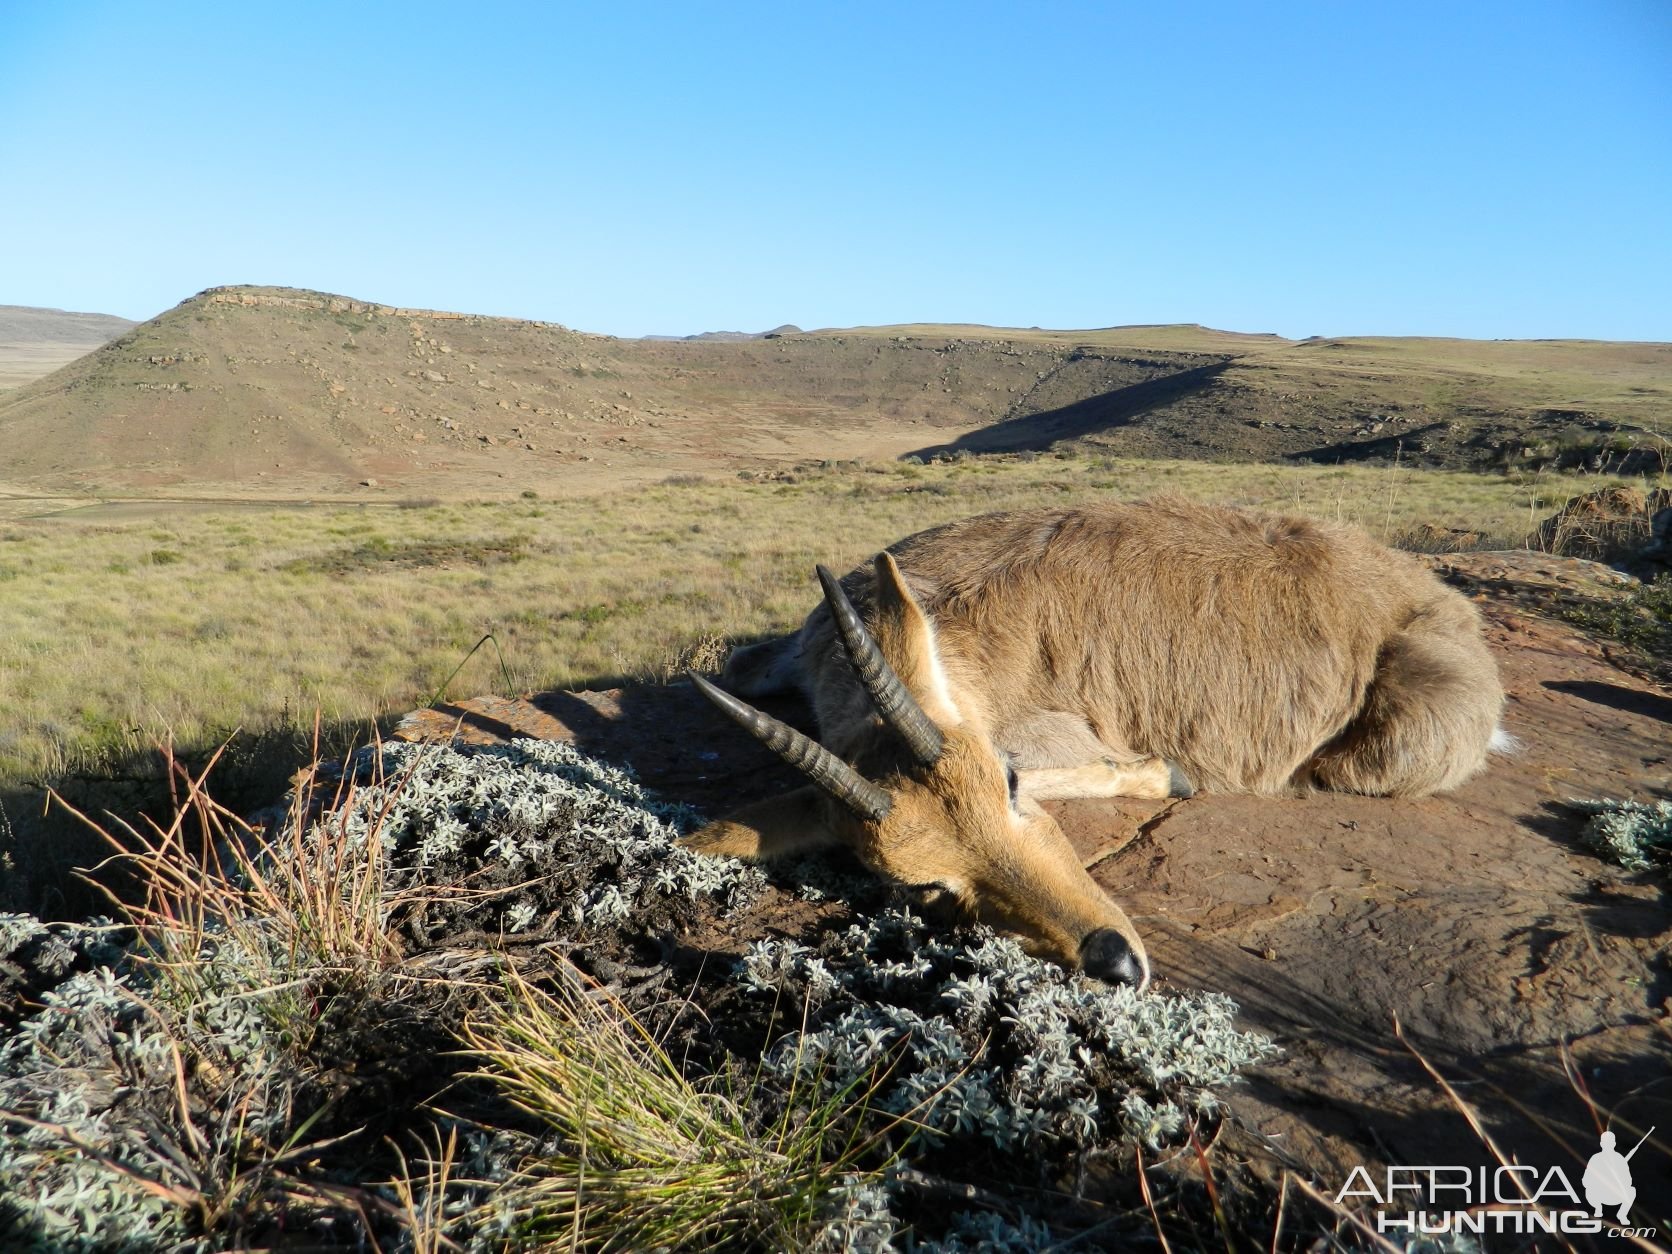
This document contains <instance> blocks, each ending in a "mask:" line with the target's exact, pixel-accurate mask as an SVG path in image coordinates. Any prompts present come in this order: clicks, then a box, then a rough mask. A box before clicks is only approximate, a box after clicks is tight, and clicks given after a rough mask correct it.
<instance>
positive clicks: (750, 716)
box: [685, 671, 894, 820]
mask: <svg viewBox="0 0 1672 1254" xmlns="http://www.w3.org/2000/svg"><path fill="white" fill-rule="evenodd" d="M685 673H686V675H688V676H689V677H690V680H691V682H692V683H693V684H695V685H696V686H697V691H698V692H700V693H702V695H703V696H705V697H707V698H708V699H709V700H710V701H712V702H714V704H715V705H717V706H719V707H720V708H721V709H722V710H724V711H725V712H726V714H727V715H729V716H730V717H731V718H732V720H733V721H734V722H736V723H737V725H738V726H739V727H741V728H743V730H744V731H746V732H748V733H749V734H750V735H751V736H753V737H754V738H755V739H756V740H758V741H760V742H761V743H762V744H763V745H765V746H766V747H767V748H768V749H770V750H772V752H774V753H776V754H777V755H778V756H779V757H781V758H782V759H784V761H786V762H788V763H789V764H790V765H791V766H793V767H794V768H795V769H796V770H798V771H800V772H801V773H802V774H803V775H805V776H806V777H807V778H808V779H810V780H812V781H813V783H815V784H817V785H818V786H819V787H820V788H822V789H823V790H824V791H825V792H826V793H828V794H829V795H830V796H831V797H833V798H835V799H836V800H837V801H840V802H841V803H842V804H843V805H845V806H847V807H848V809H850V810H852V811H853V812H854V813H855V814H857V815H858V816H859V817H860V818H863V819H872V820H880V819H882V818H883V817H884V816H885V815H887V813H888V811H889V807H890V806H892V805H893V804H894V803H893V801H892V799H891V798H890V797H889V795H888V790H887V789H885V788H879V787H878V786H877V785H875V784H873V783H872V782H871V781H870V780H868V779H866V778H865V777H864V776H863V775H861V774H860V773H859V772H858V771H856V770H854V769H853V767H851V766H849V765H848V764H847V763H846V762H844V761H842V759H841V758H839V757H837V756H836V755H835V754H834V753H832V752H830V750H829V749H826V748H825V747H824V746H823V745H821V744H820V743H819V742H818V741H816V740H814V739H813V738H812V737H811V736H808V735H805V734H803V733H801V732H798V731H796V730H795V728H793V727H791V726H790V725H789V724H788V723H781V722H779V721H778V720H777V719H775V718H773V717H772V716H771V715H770V714H762V713H761V712H760V711H759V710H757V709H755V707H754V706H752V705H746V704H744V703H743V702H742V701H739V700H738V699H737V698H736V697H734V696H732V695H731V693H729V692H722V691H721V690H720V689H718V688H716V687H715V686H714V685H713V684H711V683H709V682H708V680H706V679H704V678H703V677H702V676H701V675H698V674H696V673H694V672H692V671H686V672H685Z"/></svg>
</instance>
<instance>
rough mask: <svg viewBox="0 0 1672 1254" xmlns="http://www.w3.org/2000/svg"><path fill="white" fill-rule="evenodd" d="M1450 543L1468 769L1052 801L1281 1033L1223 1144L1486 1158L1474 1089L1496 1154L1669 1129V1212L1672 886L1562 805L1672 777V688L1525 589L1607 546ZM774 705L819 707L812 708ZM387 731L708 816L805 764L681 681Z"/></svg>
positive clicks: (1585, 1151) (1269, 1161) (1308, 1155)
mask: <svg viewBox="0 0 1672 1254" xmlns="http://www.w3.org/2000/svg"><path fill="white" fill-rule="evenodd" d="M1436 564H1437V565H1442V566H1444V567H1446V568H1447V571H1448V574H1451V575H1453V576H1454V577H1456V578H1458V580H1459V582H1464V583H1465V585H1466V586H1472V587H1474V588H1475V589H1477V593H1476V596H1477V601H1478V602H1479V604H1480V606H1481V609H1482V611H1483V612H1484V614H1485V615H1486V618H1487V622H1488V639H1489V642H1490V644H1491V646H1492V648H1493V650H1494V652H1495V653H1496V655H1497V657H1498V660H1499V665H1500V668H1501V671H1502V675H1503V680H1504V686H1505V689H1506V691H1507V693H1508V695H1509V706H1508V710H1507V713H1506V717H1505V724H1506V727H1507V729H1508V730H1509V731H1510V732H1511V734H1513V735H1514V736H1515V737H1516V738H1517V739H1518V740H1519V741H1520V742H1521V744H1520V749H1519V751H1518V752H1517V753H1515V754H1514V755H1513V756H1510V757H1506V758H1500V759H1498V760H1496V761H1495V763H1494V765H1493V766H1492V767H1491V769H1489V770H1488V771H1487V772H1486V773H1485V774H1484V775H1482V776H1481V777H1479V778H1477V779H1475V780H1474V781H1472V782H1470V783H1469V784H1468V785H1467V786H1465V787H1464V788H1462V789H1460V790H1459V791H1457V792H1456V793H1453V794H1450V795H1448V796H1444V797H1432V798H1426V799H1424V800H1421V801H1393V800H1386V799H1380V798H1366V797H1348V796H1341V795H1335V794H1320V795H1317V796H1313V797H1309V798H1305V799H1284V800H1268V799H1261V798H1254V797H1243V796H1200V797H1195V798H1192V799H1190V800H1187V801H1175V802H1170V803H1168V802H1147V801H1074V802H1062V803H1056V804H1054V805H1053V806H1052V807H1051V808H1052V809H1053V811H1054V812H1055V813H1056V815H1057V817H1058V819H1059V820H1060V821H1061V823H1062V825H1063V828H1064V830H1065V831H1066V832H1067V833H1068V835H1069V838H1070V839H1071V840H1072V841H1073V842H1074V844H1075V846H1076V848H1077V849H1079V851H1080V853H1081V855H1082V857H1083V858H1084V860H1085V862H1086V864H1087V865H1088V866H1089V867H1091V869H1092V873H1093V875H1094V876H1095V877H1096V878H1097V879H1098V881H1099V882H1100V883H1102V884H1103V885H1104V886H1105V887H1107V888H1108V890H1109V891H1110V893H1111V894H1112V895H1113V896H1114V897H1115V898H1116V899H1117V900H1119V901H1121V902H1122V904H1123V905H1124V906H1125V907H1126V908H1127V910H1128V912H1129V913H1130V914H1131V915H1132V916H1133V918H1134V921H1135V922H1136V923H1137V924H1138V926H1139V928H1140V929H1141V930H1142V932H1143V933H1144V935H1145V938H1146V941H1147V943H1148V945H1149V949H1150V954H1151V958H1152V960H1153V962H1154V966H1155V970H1156V973H1157V976H1158V979H1159V980H1160V981H1161V982H1162V984H1163V985H1165V984H1167V983H1172V984H1174V985H1181V986H1189V987H1197V988H1209V989H1216V990H1220V991H1223V992H1226V993H1229V994H1230V995H1231V996H1232V997H1234V998H1235V999H1236V1000H1237V1001H1238V1003H1239V1004H1240V1005H1241V1007H1242V1013H1243V1019H1244V1021H1245V1023H1246V1024H1247V1025H1248V1026H1252V1027H1257V1028H1260V1029H1262V1030H1265V1031H1268V1032H1271V1033H1273V1034H1274V1035H1275V1036H1276V1037H1277V1038H1278V1039H1279V1040H1280V1042H1281V1043H1282V1044H1283V1045H1284V1047H1285V1051H1286V1052H1285V1054H1284V1055H1283V1057H1282V1058H1281V1059H1279V1060H1278V1061H1276V1062H1275V1063H1272V1064H1270V1065H1268V1066H1266V1067H1264V1068H1262V1069H1261V1070H1260V1072H1259V1073H1258V1074H1256V1075H1255V1076H1254V1077H1252V1079H1251V1082H1250V1083H1249V1084H1247V1085H1246V1086H1242V1087H1239V1088H1238V1089H1236V1090H1234V1091H1233V1092H1232V1093H1231V1094H1230V1096H1229V1100H1230V1106H1231V1110H1232V1113H1233V1115H1234V1119H1233V1121H1232V1125H1231V1127H1230V1129H1229V1132H1228V1140H1227V1146H1226V1147H1227V1148H1235V1149H1237V1150H1239V1151H1241V1152H1244V1153H1246V1154H1247V1156H1248V1159H1249V1161H1250V1163H1251V1164H1252V1165H1254V1166H1255V1167H1256V1169H1259V1170H1264V1171H1269V1172H1273V1173H1275V1172H1276V1171H1277V1170H1280V1169H1281V1168H1282V1167H1284V1166H1292V1167H1295V1168H1298V1169H1300V1170H1302V1171H1303V1172H1304V1174H1306V1175H1307V1176H1309V1177H1311V1178H1314V1179H1316V1180H1318V1181H1319V1183H1320V1184H1321V1185H1322V1186H1324V1187H1325V1188H1326V1189H1327V1190H1328V1191H1329V1192H1330V1193H1331V1194H1332V1195H1333V1193H1334V1191H1335V1190H1336V1189H1337V1188H1339V1187H1340V1185H1341V1184H1342V1183H1344V1181H1345V1178H1346V1174H1347V1172H1348V1171H1350V1170H1351V1168H1352V1167H1353V1166H1356V1165H1358V1164H1361V1163H1363V1164H1367V1165H1371V1166H1374V1165H1376V1164H1389V1163H1392V1164H1422V1163H1430V1164H1438V1163H1459V1164H1465V1165H1471V1164H1479V1163H1483V1162H1485V1163H1490V1162H1491V1161H1492V1159H1491V1157H1490V1155H1489V1154H1488V1153H1487V1151H1485V1150H1484V1149H1483V1148H1482V1147H1481V1145H1480V1142H1479V1140H1478V1138H1477V1136H1476V1135H1475V1133H1474V1132H1473V1131H1472V1130H1471V1128H1470V1125H1469V1122H1468V1120H1467V1118H1466V1117H1465V1115H1464V1113H1463V1112H1462V1111H1461V1110H1460V1109H1459V1103H1462V1104H1466V1105H1467V1106H1468V1107H1469V1108H1470V1109H1471V1110H1472V1111H1473V1113H1474V1115H1475V1117H1477V1118H1478V1119H1479V1121H1480V1122H1481V1124H1482V1126H1483V1127H1484V1128H1485V1129H1486V1130H1487V1131H1488V1132H1490V1133H1491V1135H1492V1136H1493V1137H1494V1138H1495V1139H1496V1141H1497V1143H1498V1145H1499V1147H1500V1148H1501V1149H1502V1151H1503V1152H1504V1153H1505V1155H1507V1156H1510V1157H1513V1158H1516V1159H1517V1160H1519V1161H1520V1162H1523V1163H1532V1164H1537V1165H1540V1166H1541V1167H1548V1166H1558V1165H1559V1166H1562V1167H1563V1168H1564V1169H1570V1170H1569V1174H1570V1176H1571V1177H1572V1178H1573V1179H1575V1180H1577V1179H1578V1174H1577V1172H1576V1171H1574V1170H1571V1169H1572V1168H1574V1166H1575V1164H1580V1165H1582V1164H1583V1162H1584V1161H1585V1159H1586V1158H1587V1157H1588V1156H1589V1155H1590V1154H1592V1153H1594V1152H1595V1151H1596V1148H1597V1142H1596V1134H1597V1131H1598V1127H1599V1124H1598V1119H1599V1118H1601V1119H1604V1120H1606V1119H1608V1118H1612V1119H1613V1120H1614V1122H1615V1125H1616V1126H1617V1127H1620V1128H1621V1129H1622V1130H1625V1129H1628V1128H1635V1129H1636V1130H1637V1133H1640V1132H1642V1131H1645V1130H1647V1129H1648V1127H1649V1126H1650V1125H1655V1124H1658V1125H1659V1128H1660V1131H1659V1132H1657V1133H1656V1135H1655V1138H1654V1139H1652V1140H1651V1142H1650V1143H1649V1145H1648V1146H1646V1147H1645V1151H1644V1153H1642V1154H1640V1155H1638V1156H1637V1158H1636V1159H1635V1160H1634V1162H1633V1169H1634V1173H1635V1175H1636V1179H1637V1186H1638V1190H1639V1196H1641V1197H1643V1198H1644V1199H1645V1200H1646V1201H1647V1200H1649V1199H1651V1198H1655V1197H1658V1198H1659V1199H1661V1200H1660V1201H1659V1202H1658V1203H1656V1204H1655V1205H1656V1207H1657V1209H1656V1211H1655V1213H1656V1214H1664V1213H1667V1212H1668V1211H1672V1154H1669V1152H1668V1146H1672V1019H1669V1015H1668V998H1669V996H1672V960H1669V954H1672V900H1669V895H1668V891H1667V887H1666V885H1665V882H1664V881H1663V880H1656V879H1653V878H1651V877H1646V876H1634V875H1630V874H1628V873H1626V872H1623V871H1621V870H1619V869H1618V868H1616V867H1613V866H1611V865H1609V864H1607V863H1604V862H1602V861H1601V860H1599V859H1598V858H1597V857H1596V856H1595V855H1593V854H1592V853H1590V852H1589V851H1587V850H1585V849H1584V848H1583V847H1581V846H1580V845H1579V844H1578V843H1577V833H1578V831H1579V828H1580V826H1581V820H1580V819H1579V818H1578V817H1577V816H1576V815H1575V814H1574V813H1573V812H1572V811H1570V810H1568V809H1567V808H1566V807H1565V806H1564V805H1563V803H1564V802H1565V801H1567V800H1569V799H1572V798H1594V797H1619V798H1635V799H1639V800H1642V799H1654V798H1661V797H1669V796H1672V692H1668V691H1667V690H1666V689H1664V688H1661V687H1659V686H1657V685H1655V684H1653V683H1651V682H1649V681H1648V680H1645V679H1643V678H1640V677H1634V676H1633V675H1632V674H1629V673H1627V672H1625V671H1622V670H1620V669H1618V668H1616V667H1615V666H1614V665H1613V664H1612V663H1611V662H1610V660H1609V659H1608V657H1607V655H1606V654H1605V651H1604V649H1603V648H1602V647H1601V646H1600V645H1599V644H1598V643H1597V642H1595V641H1592V640H1590V639H1587V638H1586V637H1584V636H1583V635H1581V634H1579V633H1577V632H1575V631H1573V630H1572V629H1570V628H1568V627H1566V626H1564V625H1562V624H1559V623H1555V622H1552V621H1549V620H1547V619H1544V618H1542V617H1539V616H1538V615H1536V614H1533V613H1529V612H1527V610H1526V608H1525V606H1526V604H1527V595H1528V592H1529V589H1532V591H1533V593H1534V594H1536V592H1537V590H1538V589H1539V588H1541V587H1548V586H1550V585H1552V584H1555V585H1559V586H1564V587H1565V586H1570V583H1571V581H1573V580H1591V581H1593V582H1594V581H1597V580H1600V581H1601V582H1603V583H1607V582H1608V576H1607V575H1605V574H1602V573H1601V572H1602V571H1604V570H1605V569H1606V568H1600V567H1594V564H1591V563H1580V564H1577V565H1575V564H1574V563H1572V562H1571V561H1568V560H1564V559H1549V558H1542V559H1541V558H1539V557H1538V556H1537V555H1532V556H1530V557H1528V556H1522V555H1516V556H1515V557H1512V558H1509V559H1507V560H1506V559H1504V558H1503V557H1502V556H1501V555H1468V556H1467V557H1450V558H1445V559H1437V560H1436ZM1588 568H1589V569H1588ZM767 708H769V709H770V712H772V713H774V714H777V715H778V716H779V717H781V718H784V719H786V721H789V722H792V723H795V724H798V725H800V726H802V727H805V728H807V729H808V730H812V729H811V727H810V726H809V724H808V713H807V711H806V709H805V708H804V707H799V706H798V705H796V704H793V703H780V704H769V705H768V707H767ZM396 734H397V735H398V736H401V737H402V738H405V739H413V740H428V739H439V740H446V739H448V738H451V737H455V736H456V737H457V738H458V739H461V740H464V741H467V742H477V743H491V742H494V741H498V740H504V739H507V738H510V737H513V736H537V737H542V738H560V739H569V740H573V741H575V742H576V743H577V745H578V746H579V747H580V748H581V749H583V750H584V751H586V752H588V753H592V754H595V755H598V756H601V757H605V758H608V759H611V760H614V761H618V762H625V763H627V764H629V765H631V766H632V767H633V768H634V770H635V771H636V772H637V773H638V775H639V777H640V778H641V780H643V782H644V783H646V784H647V785H649V786H651V787H653V788H655V789H656V790H658V791H659V792H660V793H662V794H663V795H664V796H665V797H667V798H669V799H672V800H680V801H686V802H689V803H690V804H692V805H695V806H697V807H698V808H700V809H702V810H704V811H706V812H708V813H711V814H720V813H723V812H725V811H726V810H728V809H730V808H733V807H735V806H737V805H739V804H742V803H744V802H747V801H750V800H754V799H756V798H758V797H761V796H766V795H769V794H771V793H773V792H776V791H778V790H780V789H782V788H785V787H790V786H793V785H794V784H795V783H796V782H797V780H796V777H795V776H794V775H793V773H791V772H790V771H789V770H788V769H787V768H785V767H783V766H782V765H780V764H779V763H778V762H777V760H776V759H775V758H773V757H772V756H771V755H770V754H769V753H767V752H766V750H764V749H763V748H762V747H761V746H759V745H758V744H756V743H755V742H754V741H752V740H751V739H749V738H748V737H747V736H746V735H744V734H743V733H742V732H740V731H739V730H737V729H736V728H735V727H734V726H732V725H731V724H730V723H729V722H728V721H727V720H725V719H724V718H723V717H721V716H719V715H718V714H717V713H716V712H715V711H714V710H713V709H712V707H710V706H709V705H708V704H707V702H706V701H705V700H704V699H703V698H702V697H701V696H700V694H698V693H696V692H695V691H694V690H693V689H692V688H691V687H690V686H689V685H687V684H683V683H682V684H678V685H674V686H670V687H639V688H627V689H617V690H613V691H609V692H574V693H569V692H563V693H543V694H538V695H535V696H531V697H526V698H520V699H516V700H503V699H497V698H483V699H477V700H471V701H463V702H460V703H458V704H456V705H452V706H444V707H441V708H439V709H433V710H423V711H419V712H418V713H415V714H413V715H410V716H409V717H408V718H407V719H406V720H405V721H404V722H403V723H402V724H401V726H400V728H399V729H398V730H397V732H396ZM1396 1024H1397V1025H1398V1026H1397V1028H1396ZM1430 1068H1432V1070H1433V1072H1437V1073H1438V1074H1439V1075H1441V1076H1443V1077H1444V1078H1445V1079H1446V1080H1447V1081H1449V1082H1450V1084H1451V1085H1452V1086H1453V1092H1454V1093H1455V1098H1454V1097H1452V1096H1448V1094H1447V1092H1446V1089H1445V1088H1444V1087H1443V1086H1442V1085H1441V1083H1440V1082H1439V1081H1438V1080H1437V1079H1436V1078H1435V1075H1434V1074H1432V1073H1431V1071H1430ZM1591 1102H1594V1103H1595V1105H1596V1107H1597V1108H1598V1112H1597V1113H1593V1110H1592V1107H1591V1105H1590V1104H1589V1103H1591ZM1637 1133H1633V1135H1632V1137H1631V1139H1632V1140H1635V1139H1636V1135H1637Z"/></svg>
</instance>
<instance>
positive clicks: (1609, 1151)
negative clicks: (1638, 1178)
mask: <svg viewBox="0 0 1672 1254" xmlns="http://www.w3.org/2000/svg"><path fill="white" fill-rule="evenodd" d="M1653 1131H1654V1129H1653V1128H1650V1129H1649V1131H1648V1132H1645V1133H1644V1134H1643V1135H1642V1137H1641V1138H1640V1139H1639V1140H1638V1142H1637V1144H1636V1145H1633V1146H1632V1147H1631V1153H1630V1154H1620V1153H1618V1152H1616V1151H1615V1149H1614V1134H1613V1132H1604V1133H1603V1134H1602V1136H1601V1138H1600V1140H1601V1144H1602V1148H1601V1149H1600V1150H1598V1151H1597V1152H1596V1153H1595V1154H1592V1155H1591V1161H1590V1162H1588V1163H1586V1164H1585V1175H1584V1179H1583V1183H1584V1185H1585V1200H1586V1201H1587V1202H1589V1203H1590V1204H1591V1205H1592V1206H1594V1207H1596V1214H1597V1218H1599V1219H1600V1218H1601V1217H1602V1208H1603V1207H1604V1206H1618V1207H1619V1208H1620V1214H1619V1219H1620V1222H1621V1223H1622V1224H1623V1223H1625V1221H1626V1212H1627V1211H1628V1210H1630V1209H1631V1204H1632V1203H1633V1202H1634V1201H1636V1200H1637V1190H1636V1189H1634V1188H1632V1186H1631V1166H1630V1163H1631V1155H1632V1154H1635V1153H1636V1152H1637V1151H1638V1150H1640V1149H1642V1148H1643V1142H1644V1141H1647V1140H1648V1139H1649V1135H1650V1133H1652V1132H1653Z"/></svg>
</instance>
